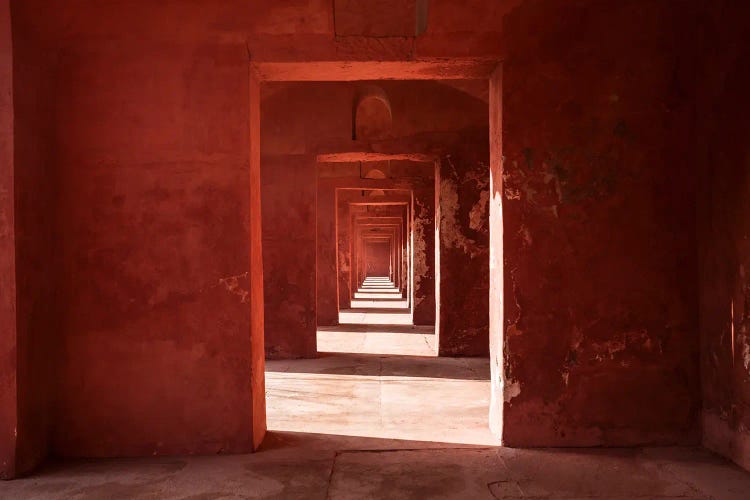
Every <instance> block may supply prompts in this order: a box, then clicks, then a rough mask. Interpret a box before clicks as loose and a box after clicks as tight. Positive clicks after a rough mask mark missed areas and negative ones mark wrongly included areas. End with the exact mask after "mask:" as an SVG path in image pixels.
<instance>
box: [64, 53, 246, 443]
mask: <svg viewBox="0 0 750 500" xmlns="http://www.w3.org/2000/svg"><path fill="white" fill-rule="evenodd" d="M55 89H56V92H57V94H56V97H57V100H56V113H55V120H54V122H53V123H54V124H55V125H56V128H55V144H54V150H55V157H54V164H55V169H56V171H57V173H58V177H59V184H58V188H59V190H60V198H59V202H58V205H57V206H56V210H57V213H58V220H59V230H60V239H59V241H58V242H57V247H56V249H55V251H56V252H57V253H58V254H60V255H61V259H62V262H63V265H62V276H61V280H60V285H59V290H58V291H59V294H58V297H59V298H58V301H59V306H60V308H61V310H63V311H64V314H63V315H62V316H61V317H60V318H59V321H58V324H57V329H56V335H59V336H61V337H62V338H63V339H64V340H63V348H62V350H61V352H59V354H58V356H59V358H60V361H61V370H60V375H59V390H60V392H59V398H58V399H59V405H58V408H57V415H56V416H57V426H56V432H55V436H54V437H55V445H54V451H55V453H56V454H59V455H62V456H70V455H77V456H80V455H84V456H103V455H146V454H148V455H150V454H179V453H216V452H233V451H249V450H250V449H251V441H252V438H253V436H252V431H251V426H252V402H251V386H250V383H251V377H250V370H251V354H252V353H251V347H250V305H249V303H250V301H249V284H248V270H249V266H250V236H249V226H250V220H249V217H250V216H252V215H253V214H251V213H250V210H249V203H250V200H249V196H248V193H249V192H250V177H249V171H248V158H249V142H248V141H249V131H248V115H249V104H248V94H249V92H248V89H249V84H248V68H247V53H246V49H245V48H244V46H243V45H242V44H233V43H228V44H184V45H183V44H175V43H161V42H155V41H140V42H139V41H136V40H127V41H125V40H122V41H118V40H112V41H102V42H101V43H99V44H95V45H93V44H83V45H80V46H78V45H70V46H68V47H67V48H66V49H65V50H64V51H63V52H62V54H61V61H60V65H59V70H58V76H57V80H56V81H55ZM255 215H256V216H257V215H258V214H255Z"/></svg>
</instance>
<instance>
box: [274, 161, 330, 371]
mask: <svg viewBox="0 0 750 500" xmlns="http://www.w3.org/2000/svg"><path fill="white" fill-rule="evenodd" d="M261 168H262V185H263V254H264V255H263V273H264V278H265V284H266V287H265V351H266V356H267V357H269V358H271V359H287V358H312V357H315V356H316V355H317V348H316V328H315V326H316V323H315V262H316V248H315V245H316V243H315V197H316V189H317V186H316V176H317V174H316V163H315V157H312V156H302V155H284V156H278V157H265V156H264V157H263V159H262V165H261Z"/></svg>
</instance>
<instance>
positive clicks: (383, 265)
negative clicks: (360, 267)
mask: <svg viewBox="0 0 750 500" xmlns="http://www.w3.org/2000/svg"><path fill="white" fill-rule="evenodd" d="M365 252H366V255H367V257H366V263H365V268H366V273H367V274H366V276H390V274H391V244H390V243H388V242H374V241H373V242H367V241H365Z"/></svg>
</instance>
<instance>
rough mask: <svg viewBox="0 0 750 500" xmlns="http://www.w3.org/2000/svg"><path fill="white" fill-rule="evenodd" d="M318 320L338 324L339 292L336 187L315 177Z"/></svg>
mask: <svg viewBox="0 0 750 500" xmlns="http://www.w3.org/2000/svg"><path fill="white" fill-rule="evenodd" d="M317 206H318V210H317V252H318V253H317V267H316V274H317V276H316V293H317V324H318V325H319V326H333V325H338V324H339V310H338V292H337V291H336V290H337V288H336V285H337V278H336V187H335V184H334V183H332V182H330V181H328V180H326V179H318V202H317Z"/></svg>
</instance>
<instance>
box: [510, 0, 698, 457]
mask: <svg viewBox="0 0 750 500" xmlns="http://www.w3.org/2000/svg"><path fill="white" fill-rule="evenodd" d="M689 7H690V6H689V5H686V4H685V3H684V2H675V1H665V2H650V1H629V2H567V1H552V0H551V1H529V2H525V3H524V4H522V5H521V6H519V7H517V9H515V10H514V11H513V12H512V13H511V14H509V16H508V17H507V18H506V20H505V27H506V28H507V30H506V32H505V41H506V43H507V48H508V57H507V59H506V62H505V64H504V67H503V74H504V81H503V86H504V92H503V99H504V103H503V130H504V135H503V147H504V152H503V153H504V156H505V163H504V195H505V199H504V201H503V212H504V214H503V217H504V234H505V238H504V240H505V248H504V253H505V322H506V331H505V346H504V371H505V380H506V389H505V405H504V419H503V420H504V422H503V426H504V436H503V438H504V442H505V443H506V444H508V445H511V446H560V445H563V446H567V445H572V446H590V445H605V446H613V445H635V444H645V443H681V444H695V443H696V442H697V441H698V437H699V426H698V415H699V408H700V397H699V385H698V369H697V359H698V335H697V329H696V324H697V315H696V310H697V297H696V293H695V290H696V288H697V280H696V272H695V269H696V267H697V260H696V252H695V248H696V240H695V171H694V165H693V163H692V162H691V153H690V151H689V148H690V144H689V141H688V140H687V139H686V138H687V137H689V136H690V132H691V127H692V123H693V114H692V113H693V104H692V101H691V97H692V95H691V88H690V83H689V82H691V81H692V79H693V77H694V74H693V69H694V68H693V67H692V62H693V54H692V53H691V50H690V47H691V37H692V35H691V33H690V30H689V29H688V28H690V27H692V26H693V24H692V23H693V22H694V17H693V16H694V13H693V12H692V11H691V9H690V8H689Z"/></svg>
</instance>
